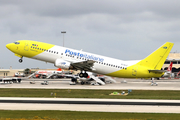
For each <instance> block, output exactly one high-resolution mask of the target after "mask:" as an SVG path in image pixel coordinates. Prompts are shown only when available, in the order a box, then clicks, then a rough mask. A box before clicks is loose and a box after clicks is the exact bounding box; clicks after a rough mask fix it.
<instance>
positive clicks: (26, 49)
mask: <svg viewBox="0 0 180 120" xmlns="http://www.w3.org/2000/svg"><path fill="white" fill-rule="evenodd" d="M29 45H30V44H29V42H26V43H25V45H24V50H25V51H28V50H29Z"/></svg>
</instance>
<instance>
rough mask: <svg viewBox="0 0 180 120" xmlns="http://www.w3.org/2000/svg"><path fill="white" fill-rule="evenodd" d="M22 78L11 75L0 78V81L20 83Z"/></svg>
mask: <svg viewBox="0 0 180 120" xmlns="http://www.w3.org/2000/svg"><path fill="white" fill-rule="evenodd" d="M21 80H22V78H19V77H12V78H1V79H0V82H2V83H20V82H21Z"/></svg>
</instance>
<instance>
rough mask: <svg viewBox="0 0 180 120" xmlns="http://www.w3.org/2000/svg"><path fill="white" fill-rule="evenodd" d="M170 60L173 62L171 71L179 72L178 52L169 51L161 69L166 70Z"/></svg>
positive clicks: (179, 58)
mask: <svg viewBox="0 0 180 120" xmlns="http://www.w3.org/2000/svg"><path fill="white" fill-rule="evenodd" d="M171 62H173V67H172V72H179V71H180V53H169V56H168V58H167V59H166V61H165V63H164V65H163V69H164V70H167V68H168V66H169V64H170V63H171Z"/></svg>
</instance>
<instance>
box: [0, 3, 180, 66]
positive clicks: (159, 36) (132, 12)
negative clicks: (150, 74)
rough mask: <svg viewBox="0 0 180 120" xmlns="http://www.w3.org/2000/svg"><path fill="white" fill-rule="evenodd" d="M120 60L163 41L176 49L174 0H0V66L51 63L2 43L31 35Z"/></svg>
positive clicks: (179, 44) (178, 12) (179, 17)
mask: <svg viewBox="0 0 180 120" xmlns="http://www.w3.org/2000/svg"><path fill="white" fill-rule="evenodd" d="M61 31H66V34H64V40H65V43H64V46H65V47H69V48H73V49H77V50H80V49H83V51H86V52H90V53H95V54H99V55H103V56H107V57H113V58H117V59H121V60H140V59H144V58H145V57H147V56H148V55H149V54H151V53H152V52H153V51H155V50H156V49H157V48H159V47H160V46H161V45H163V44H164V43H165V42H173V43H174V47H173V49H172V50H171V52H180V1H179V0H0V53H1V54H0V55H1V60H0V69H9V68H10V66H12V68H13V69H25V68H41V69H47V68H53V69H54V68H55V67H54V65H53V64H51V63H45V62H42V61H37V60H33V59H29V58H24V61H23V63H19V62H18V60H19V58H18V57H16V56H15V55H14V54H13V53H12V52H10V51H9V50H8V49H7V48H6V44H8V43H12V42H15V41H17V40H35V41H41V42H47V43H51V44H56V45H60V46H62V45H63V34H62V33H61Z"/></svg>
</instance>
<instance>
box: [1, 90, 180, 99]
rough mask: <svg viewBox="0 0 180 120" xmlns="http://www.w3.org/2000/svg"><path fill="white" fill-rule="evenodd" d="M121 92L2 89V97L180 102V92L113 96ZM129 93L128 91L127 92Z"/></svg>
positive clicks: (132, 93)
mask: <svg viewBox="0 0 180 120" xmlns="http://www.w3.org/2000/svg"><path fill="white" fill-rule="evenodd" d="M114 91H117V92H119V93H121V92H122V91H121V90H83V89H82V90H79V89H78V90H75V89H72V90H67V89H6V88H1V89H0V97H44V98H45V97H46V98H50V97H54V95H52V96H51V93H56V97H57V98H108V99H169V100H180V91H173V90H171V91H170V90H168V91H161V90H133V91H132V92H131V93H130V94H129V95H128V96H111V95H109V94H110V93H112V92H114ZM125 91H126V92H127V90H125Z"/></svg>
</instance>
